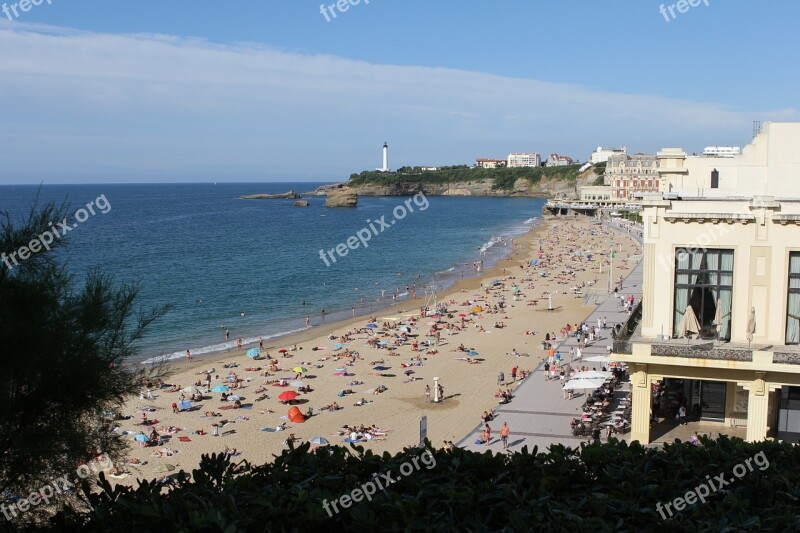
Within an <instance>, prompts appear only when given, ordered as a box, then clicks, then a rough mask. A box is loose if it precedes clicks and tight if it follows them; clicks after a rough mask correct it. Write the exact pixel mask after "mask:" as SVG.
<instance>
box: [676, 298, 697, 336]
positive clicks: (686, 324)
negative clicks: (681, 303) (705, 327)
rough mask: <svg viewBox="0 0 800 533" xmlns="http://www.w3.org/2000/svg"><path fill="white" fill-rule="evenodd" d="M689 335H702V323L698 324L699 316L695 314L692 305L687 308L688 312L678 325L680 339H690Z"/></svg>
mask: <svg viewBox="0 0 800 533" xmlns="http://www.w3.org/2000/svg"><path fill="white" fill-rule="evenodd" d="M689 333H700V322H698V320H697V315H696V314H694V308H693V307H692V306H691V305H687V306H686V312H685V313H684V314H683V318H682V319H681V322H680V324H678V334H679V336H680V337H686V338H689Z"/></svg>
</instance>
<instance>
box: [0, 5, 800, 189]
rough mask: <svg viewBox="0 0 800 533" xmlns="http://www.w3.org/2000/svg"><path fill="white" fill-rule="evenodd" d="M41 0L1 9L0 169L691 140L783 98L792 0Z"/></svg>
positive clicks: (465, 159)
mask: <svg viewBox="0 0 800 533" xmlns="http://www.w3.org/2000/svg"><path fill="white" fill-rule="evenodd" d="M5 2H6V5H8V6H9V7H10V6H11V5H13V4H14V2H9V0H5ZM50 2H51V3H50V4H48V0H43V3H42V4H41V5H38V6H32V7H31V8H30V9H29V10H28V11H27V12H22V11H20V10H19V8H18V6H17V13H18V16H14V14H13V10H10V9H9V12H10V13H11V15H9V16H8V17H7V16H5V15H3V14H2V13H0V117H2V118H1V119H0V161H2V164H0V184H13V183H39V182H44V183H78V182H131V181H140V182H164V181H294V180H307V181H328V180H331V181H333V180H339V179H344V178H346V177H347V176H348V175H349V174H350V173H351V172H356V171H360V170H363V169H371V168H375V167H377V166H379V165H380V147H381V146H382V144H383V142H384V141H388V142H389V144H390V147H391V159H390V165H391V166H392V167H395V168H396V167H397V166H400V165H414V164H423V165H435V164H464V163H470V162H472V161H473V160H474V158H475V157H504V156H505V155H506V154H507V153H508V152H512V151H538V152H540V153H542V154H545V155H546V154H548V153H550V152H558V153H562V154H567V155H570V156H572V157H574V158H578V159H580V160H582V161H583V160H585V159H586V158H587V157H588V154H589V152H591V150H592V149H593V148H594V147H596V146H598V145H610V146H617V145H621V144H625V145H627V146H628V147H629V150H631V151H635V152H636V151H641V152H654V151H656V150H658V149H659V148H661V147H665V146H681V147H683V148H684V149H686V150H687V151H689V152H694V151H699V150H702V148H703V147H704V146H705V145H710V144H735V145H743V144H746V143H747V141H748V140H749V138H750V133H751V129H752V121H753V120H764V121H766V120H779V121H796V120H798V119H799V117H798V114H800V113H798V109H797V97H796V95H797V87H798V82H799V81H800V79H798V78H800V71H798V69H797V68H796V61H795V56H796V54H797V51H798V47H799V45H798V44H797V42H796V24H797V20H798V19H800V2H796V0H771V1H769V2H758V3H756V2H754V1H752V0H724V1H723V0H708V4H709V5H708V6H706V5H705V2H704V1H701V2H700V4H699V5H698V6H696V7H692V8H690V9H689V10H688V11H687V12H685V13H680V12H678V11H677V9H675V10H674V13H675V14H676V16H675V17H674V18H671V17H670V16H669V14H667V18H671V20H670V21H669V22H667V20H666V19H665V16H664V15H662V14H661V13H660V11H659V9H660V6H661V4H662V2H660V1H651V0H559V1H556V0H551V1H549V2H540V1H535V0H492V1H489V0H483V1H475V0H461V1H455V0H436V1H432V0H426V1H422V0H403V1H400V0H370V1H369V3H368V4H366V3H365V2H364V0H361V2H360V3H359V4H358V5H355V6H351V7H349V9H348V11H347V12H339V11H338V10H336V8H334V10H335V11H336V13H337V16H336V18H335V19H334V18H332V16H331V15H330V12H328V18H330V19H331V20H330V21H326V18H325V17H324V16H323V15H322V14H321V13H320V1H319V0H315V1H307V0H283V1H274V0H267V1H256V0H239V1H237V2H228V3H221V2H211V1H207V0H192V1H189V0H171V1H169V2H164V1H163V0H162V1H161V2H156V1H152V0H139V1H137V2H130V1H122V0H102V1H101V0H84V1H79V0H50ZM331 3H332V2H330V1H328V2H326V4H331ZM673 3H674V2H663V4H665V8H668V7H669V6H670V4H673ZM0 7H2V0H0ZM9 18H11V20H9Z"/></svg>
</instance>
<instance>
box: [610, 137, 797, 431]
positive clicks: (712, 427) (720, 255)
mask: <svg viewBox="0 0 800 533" xmlns="http://www.w3.org/2000/svg"><path fill="white" fill-rule="evenodd" d="M798 147H800V123H767V124H765V126H764V128H763V130H762V132H761V133H760V134H759V135H758V136H757V137H756V138H755V139H753V141H752V143H751V144H750V145H748V146H746V147H745V148H744V149H743V150H742V153H741V154H740V155H737V156H734V157H732V158H731V157H703V156H695V157H686V154H685V153H684V152H683V150H680V149H676V148H668V149H664V150H661V151H660V152H659V154H658V160H659V163H661V164H662V166H661V168H660V169H659V170H660V171H661V174H662V176H665V177H666V179H668V180H669V181H670V182H672V181H673V180H674V181H675V183H670V184H671V185H673V189H672V192H671V193H670V194H663V195H654V196H653V197H652V198H646V199H645V200H644V201H643V207H644V210H643V214H642V216H643V223H644V245H643V251H644V264H643V300H642V315H641V323H640V325H639V326H638V327H637V328H636V330H635V332H634V333H633V335H632V336H631V337H630V338H618V339H616V340H615V341H614V349H613V351H614V355H613V359H614V360H616V361H623V362H625V363H627V364H628V367H629V368H630V372H631V386H632V405H633V416H632V428H631V438H632V439H633V440H638V441H639V442H641V443H643V444H646V443H648V442H650V441H651V440H652V439H653V438H655V437H656V436H658V435H661V434H663V433H664V432H665V431H666V430H668V429H669V428H670V427H671V426H672V425H674V423H675V422H674V414H675V411H676V409H677V408H678V405H681V404H682V405H684V406H685V407H686V409H687V411H688V413H689V423H690V424H694V423H695V422H696V421H701V422H702V423H703V424H704V425H703V426H698V427H697V429H699V430H700V431H703V432H714V433H727V434H734V435H741V436H744V437H745V438H746V439H747V440H748V441H760V440H763V439H765V438H767V437H776V438H779V439H780V438H787V439H788V438H791V440H792V442H794V441H795V440H796V438H797V434H798V433H800V403H798V401H797V400H798V399H800V180H798V179H797V178H798V176H800V150H798ZM689 429H690V430H692V429H694V428H693V427H691V426H690V427H689Z"/></svg>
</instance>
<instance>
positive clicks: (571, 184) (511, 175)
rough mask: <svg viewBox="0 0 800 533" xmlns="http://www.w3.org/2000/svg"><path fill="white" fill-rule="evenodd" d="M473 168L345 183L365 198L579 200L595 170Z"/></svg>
mask: <svg viewBox="0 0 800 533" xmlns="http://www.w3.org/2000/svg"><path fill="white" fill-rule="evenodd" d="M580 167H581V165H569V166H563V167H524V168H496V169H489V168H470V167H468V166H466V165H460V166H452V167H442V168H441V169H440V170H427V171H423V170H422V169H421V168H420V167H401V168H399V169H397V170H396V171H395V172H380V171H364V172H361V173H360V174H352V175H351V176H350V179H349V180H348V181H347V182H346V183H347V185H349V186H350V187H352V188H354V189H356V191H357V192H358V194H359V195H362V196H405V195H409V194H416V193H417V192H424V193H425V194H431V195H434V196H436V195H444V196H530V197H544V198H549V197H554V196H563V197H567V198H572V197H576V194H577V187H578V186H583V185H586V184H589V183H593V182H594V180H595V179H597V177H598V175H602V171H601V170H598V173H599V174H595V173H594V172H593V169H594V167H592V168H589V169H588V170H586V171H585V172H583V173H579V169H580Z"/></svg>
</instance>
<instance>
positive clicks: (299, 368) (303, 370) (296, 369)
mask: <svg viewBox="0 0 800 533" xmlns="http://www.w3.org/2000/svg"><path fill="white" fill-rule="evenodd" d="M292 372H297V373H298V374H305V373H306V372H308V369H307V368H305V367H302V366H296V367H294V368H293V369H292Z"/></svg>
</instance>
